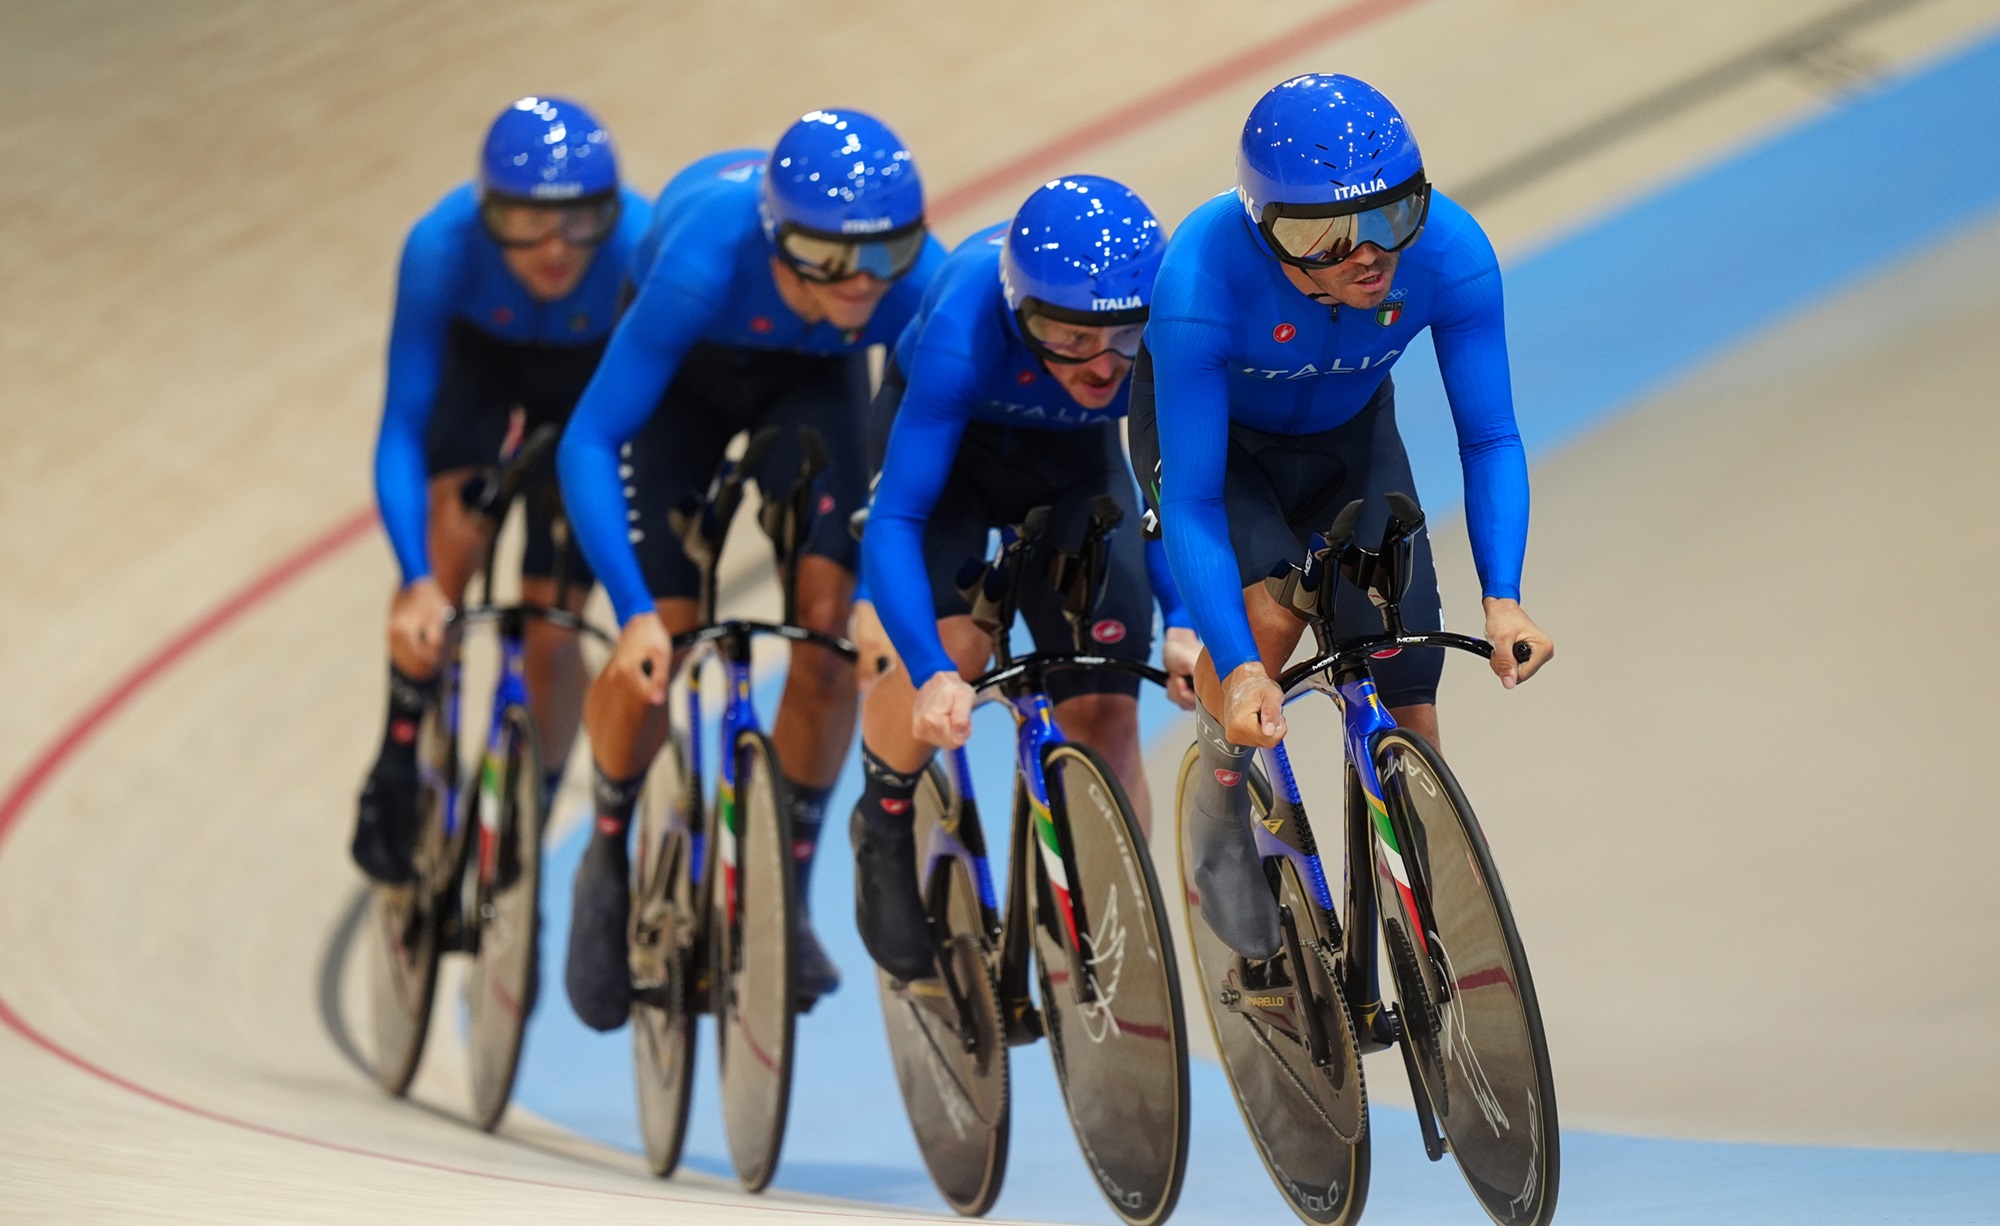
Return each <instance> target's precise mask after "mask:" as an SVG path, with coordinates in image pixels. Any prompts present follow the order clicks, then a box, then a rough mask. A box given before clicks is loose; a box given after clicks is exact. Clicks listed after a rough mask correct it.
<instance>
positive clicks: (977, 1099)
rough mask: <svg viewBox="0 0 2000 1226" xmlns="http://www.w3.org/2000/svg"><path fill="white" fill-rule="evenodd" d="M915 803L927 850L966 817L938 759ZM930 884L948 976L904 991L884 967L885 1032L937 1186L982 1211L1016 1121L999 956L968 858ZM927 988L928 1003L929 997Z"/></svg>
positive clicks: (948, 865) (951, 858)
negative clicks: (962, 1018) (997, 974)
mask: <svg viewBox="0 0 2000 1226" xmlns="http://www.w3.org/2000/svg"><path fill="white" fill-rule="evenodd" d="M913 807H914V812H915V823H916V837H917V847H918V849H919V853H920V854H921V853H922V851H923V850H924V849H926V848H928V847H930V845H931V841H932V839H933V838H934V837H936V834H937V832H938V829H939V827H941V826H942V827H945V828H948V829H952V830H956V829H957V824H958V822H959V821H961V820H962V818H961V816H960V814H959V805H958V795H957V789H956V788H954V787H953V786H952V784H951V777H950V775H949V774H948V773H946V771H945V770H944V768H943V767H942V766H940V765H939V764H938V763H937V762H935V761H933V762H932V763H931V765H930V767H929V769H927V770H926V771H925V772H924V774H923V776H922V777H921V778H920V779H919V780H918V781H917V791H916V796H915V798H914V806H913ZM918 871H919V872H921V871H923V870H922V867H921V866H919V870H918ZM924 887H925V888H924V901H925V903H926V904H927V906H928V909H929V911H930V914H931V917H932V923H933V924H934V925H936V927H937V931H938V938H939V939H938V944H939V954H938V963H939V967H938V969H939V971H940V976H939V978H937V979H927V980H919V981H918V982H916V983H913V984H909V985H907V986H903V987H899V986H897V983H896V980H895V979H894V978H893V977H892V976H891V975H889V973H888V972H886V971H883V970H881V969H880V968H877V970H876V972H875V976H876V983H877V987H878V989H879V991H880V993H881V998H882V1020H883V1028H884V1030H885V1031H886V1032H887V1034H888V1038H889V1055H890V1057H891V1059H892V1060H893V1062H894V1063H895V1066H896V1084H897V1086H898V1087H899V1088H900V1089H901V1090H902V1094H903V1107H904V1110H905V1111H906V1112H907V1113H908V1114H909V1117H910V1130H911V1131H912V1132H913V1133H915V1134H916V1138H917V1149H918V1151H919V1152H920V1153H922V1154H923V1158H924V1167H925V1169H927V1170H928V1171H929V1172H930V1176H931V1182H932V1183H933V1184H935V1185H936V1186H937V1190H938V1193H939V1194H940V1195H942V1196H943V1197H944V1199H945V1203H947V1204H949V1205H950V1206H951V1207H952V1209H953V1210H955V1211H956V1212H958V1213H959V1214H961V1215H963V1216H965V1217H978V1216H980V1215H982V1214H984V1213H985V1212H986V1211H987V1210H988V1209H991V1208H992V1207H993V1202H994V1201H995V1200H996V1199H998V1197H999V1195H1000V1187H1001V1184H1002V1182H1003V1180H1004V1179H1005V1176H1006V1172H1007V1143H1008V1136H1009V1129H1010V1126H1011V1115H1010V1108H1011V1103H1010V1085H1009V1075H1010V1068H1009V1063H1008V1049H1007V1040H1006V1035H1005V1032H1004V1030H1003V1029H1002V1025H1001V1017H1000V994H999V985H998V983H997V982H996V980H995V979H994V965H995V954H994V950H993V946H992V942H991V941H990V940H989V939H988V937H987V934H986V932H985V929H984V926H983V922H982V920H981V916H980V907H979V894H978V888H977V886H976V884H975V882H974V879H973V874H972V870H971V869H970V867H969V866H968V865H967V864H966V862H965V860H964V859H962V858H961V857H959V856H956V855H947V856H945V857H943V858H941V859H940V860H939V861H938V862H937V864H936V866H935V868H934V870H933V871H932V873H931V876H930V879H929V880H927V881H926V882H925V883H924ZM925 993H928V994H930V997H929V999H924V998H923V996H922V994H925ZM961 1005H962V1007H963V1009H964V1014H965V1015H966V1016H967V1017H969V1020H970V1027H969V1029H970V1031H971V1033H970V1035H969V1036H968V1035H967V1034H966V1033H965V1030H966V1029H967V1027H966V1026H964V1025H963V1024H956V1023H955V1022H954V1019H953V1018H951V1017H950V1016H948V1013H950V1012H956V1011H957V1010H958V1008H959V1007H960V1006H961ZM946 1006H948V1008H946ZM968 1039H969V1041H968Z"/></svg>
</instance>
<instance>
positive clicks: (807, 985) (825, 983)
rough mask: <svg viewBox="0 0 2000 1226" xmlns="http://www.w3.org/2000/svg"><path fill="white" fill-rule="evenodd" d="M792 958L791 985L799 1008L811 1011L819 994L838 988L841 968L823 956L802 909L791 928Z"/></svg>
mask: <svg viewBox="0 0 2000 1226" xmlns="http://www.w3.org/2000/svg"><path fill="white" fill-rule="evenodd" d="M792 958H793V959H794V964H793V967H792V975H793V978H792V988H793V990H794V992H795V993H796V994H797V996H798V1009H799V1012H801V1013H809V1012H811V1011H812V1007H813V1006H814V1005H816V1004H818V1003H819V998H820V997H822V996H830V995H832V994H833V993H834V992H837V991H839V990H840V968H838V967H836V966H835V965H834V964H833V959H832V958H829V957H827V956H826V949H825V948H824V947H823V946H821V945H820V943H819V937H818V936H816V935H815V934H814V933H813V930H812V921H811V920H810V919H808V918H806V915H805V913H804V912H800V913H799V926H798V927H797V928H795V929H793V930H792Z"/></svg>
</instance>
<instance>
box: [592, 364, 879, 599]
mask: <svg viewBox="0 0 2000 1226" xmlns="http://www.w3.org/2000/svg"><path fill="white" fill-rule="evenodd" d="M867 418H868V357H867V355H866V354H864V353H854V354H842V355H839V356H835V357H821V356H819V355H816V354H805V353H790V352H786V351H784V350H775V349H741V348H736V347H733V346H728V345H713V344H709V343H707V342H702V343H700V344H697V345H695V346H694V347H693V348H692V349H690V350H688V353H687V356H686V357H685V358H683V359H682V360H681V365H680V369H679V370H678V371H677V372H676V373H675V375H674V381H673V382H672V383H671V384H669V385H668V386H667V391H666V395H665V396H663V397H661V399H660V405H659V408H658V409H656V410H655V411H654V413H653V416H652V419H651V420H650V421H648V422H647V423H646V424H645V426H644V427H642V428H641V429H640V431H639V433H638V434H637V435H636V436H635V437H634V438H633V439H632V441H631V442H630V443H627V444H626V445H625V450H624V456H623V460H622V466H624V467H629V468H630V469H631V472H630V473H628V474H627V481H628V484H627V486H626V498H627V500H628V502H629V505H630V507H631V511H632V514H633V524H634V531H635V536H634V539H633V548H634V549H635V550H636V551H637V552H638V555H639V565H640V567H641V569H642V570H643V571H644V572H645V575H646V583H647V586H649V587H650V588H651V589H652V592H653V595H654V597H656V598H657V599H661V600H665V599H669V598H671V597H676V596H679V597H686V598H689V599H693V598H696V597H698V596H700V594H701V574H700V572H699V571H697V570H696V569H695V566H694V563H692V562H690V561H688V558H687V554H686V553H684V552H682V550H681V543H680V540H679V539H678V538H677V537H675V536H674V533H673V530H672V529H671V528H669V527H668V526H667V512H668V511H670V510H672V509H673V508H675V507H677V506H679V505H681V503H682V502H684V501H685V500H686V499H687V498H689V497H690V496H694V495H699V494H701V493H702V492H704V491H706V490H707V489H708V483H709V481H710V480H711V479H712V478H713V477H714V476H715V466H716V465H717V464H718V463H719V462H720V461H721V460H722V456H723V453H724V451H726V450H727V449H728V447H729V441H730V440H731V439H733V438H735V437H736V436H737V435H738V434H741V433H743V432H745V431H756V430H760V429H762V428H763V427H765V426H778V427H780V431H781V432H780V434H779V436H778V439H777V441H776V442H774V443H773V444H772V445H771V449H770V450H769V451H767V452H765V453H764V458H763V459H762V460H761V461H760V462H759V463H758V465H757V467H756V469H755V471H754V472H752V473H751V476H752V478H753V479H754V480H755V481H756V483H757V490H758V493H759V494H760V495H762V496H764V497H767V498H783V497H784V496H785V495H786V494H788V493H790V492H791V488H792V480H793V478H794V477H795V476H797V474H798V471H799V460H800V451H799V441H798V427H800V426H811V427H812V428H813V429H815V430H817V431H819V433H820V437H822V438H823V439H825V440H826V450H827V467H826V471H825V472H823V473H821V474H820V475H819V479H818V481H817V482H816V489H817V492H818V495H819V496H818V500H817V514H818V518H817V519H816V520H815V521H814V524H813V527H812V530H811V532H810V533H809V534H808V535H807V538H806V544H805V552H806V553H809V554H814V555H816V556H818V557H822V558H827V559H829V560H831V561H833V562H835V563H838V564H839V565H840V566H841V567H842V568H844V569H845V570H847V571H848V572H849V573H852V572H853V571H854V570H855V563H856V559H855V554H856V550H857V545H856V543H855V541H854V538H852V537H851V536H849V535H848V533H847V519H848V516H850V515H852V514H853V513H854V511H855V510H856V509H858V508H859V507H860V506H861V504H862V503H863V502H865V501H866V500H867V497H868V468H867V463H868V461H867V447H866V443H865V439H866V429H867Z"/></svg>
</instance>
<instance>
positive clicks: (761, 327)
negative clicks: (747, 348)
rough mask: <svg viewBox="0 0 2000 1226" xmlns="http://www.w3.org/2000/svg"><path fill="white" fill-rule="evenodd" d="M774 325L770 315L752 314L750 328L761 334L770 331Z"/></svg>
mask: <svg viewBox="0 0 2000 1226" xmlns="http://www.w3.org/2000/svg"><path fill="white" fill-rule="evenodd" d="M773 326H774V325H773V324H772V323H771V317H770V316H769V315H752V316H751V317H750V330H751V331H752V332H755V333H757V334H758V335H759V336H762V335H763V334H764V333H766V332H769V331H770V330H771V328H772V327H773Z"/></svg>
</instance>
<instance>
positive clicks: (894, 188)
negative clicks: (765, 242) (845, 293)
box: [761, 110, 925, 282]
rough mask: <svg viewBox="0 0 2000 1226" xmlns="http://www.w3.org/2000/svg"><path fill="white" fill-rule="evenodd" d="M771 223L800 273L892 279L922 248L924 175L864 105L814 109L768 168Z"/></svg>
mask: <svg viewBox="0 0 2000 1226" xmlns="http://www.w3.org/2000/svg"><path fill="white" fill-rule="evenodd" d="M761 211H762V215H763V222H764V233H765V235H766V236H768V237H769V238H770V240H771V243H772V245H773V246H774V247H775V248H776V249H777V251H778V254H779V255H780V256H781V257H782V258H783V259H784V260H785V262H786V263H787V264H788V265H790V266H791V268H792V269H793V271H795V272H797V273H798V274H799V275H800V276H802V277H805V278H806V279H808V280H812V281H821V282H830V281H845V280H847V279H848V278H850V277H858V276H862V275H864V274H865V275H867V276H871V277H874V278H875V279H876V280H878V281H893V280H894V279H896V278H897V277H900V276H902V275H903V274H904V273H906V272H908V271H910V269H911V268H912V267H914V266H915V265H916V262H917V258H918V257H919V256H921V255H922V254H923V251H924V240H925V229H924V181H923V178H922V177H921V176H920V175H918V174H917V163H916V160H915V159H914V158H912V157H911V156H910V151H909V149H908V148H907V147H906V146H905V145H904V144H903V142H902V140H901V138H899V137H898V136H897V135H896V134H895V133H894V132H892V131H890V130H889V127H888V125H887V124H885V123H883V122H882V121H881V120H879V119H877V118H875V117H874V116H873V115H868V114H864V113H863V112H861V111H850V110H838V111H809V112H807V113H806V114H805V115H802V116H800V117H799V119H798V121H797V122H796V123H794V124H792V126H791V127H789V128H787V129H785V134H784V135H783V136H780V137H779V138H778V143H777V145H776V146H774V147H773V148H772V150H771V157H770V161H769V162H768V163H766V165H765V168H764V198H763V202H762V205H761Z"/></svg>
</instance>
